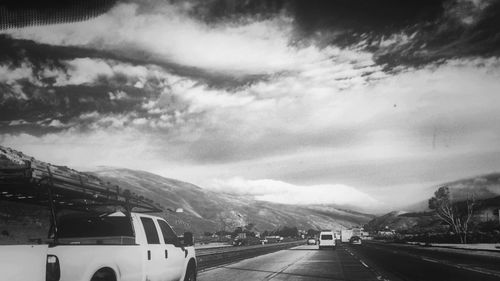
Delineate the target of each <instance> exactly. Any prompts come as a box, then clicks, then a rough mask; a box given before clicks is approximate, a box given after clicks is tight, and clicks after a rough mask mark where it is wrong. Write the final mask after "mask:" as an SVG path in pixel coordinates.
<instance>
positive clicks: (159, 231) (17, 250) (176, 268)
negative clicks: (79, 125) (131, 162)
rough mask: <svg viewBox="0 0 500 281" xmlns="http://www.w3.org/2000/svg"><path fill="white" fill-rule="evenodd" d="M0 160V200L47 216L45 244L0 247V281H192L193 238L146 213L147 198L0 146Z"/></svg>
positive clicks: (149, 204) (149, 205)
mask: <svg viewBox="0 0 500 281" xmlns="http://www.w3.org/2000/svg"><path fill="white" fill-rule="evenodd" d="M0 160H1V161H0V163H1V165H0V201H10V202H11V203H12V204H20V203H24V204H31V205H38V206H43V207H44V208H47V207H48V209H49V210H50V212H49V213H50V229H48V237H49V239H42V238H37V239H36V241H37V242H36V243H37V244H36V245H6V246H0V275H1V277H0V278H1V280H8V281H146V280H147V281H174V280H175V281H182V280H184V281H186V280H191V281H192V280H196V275H197V261H196V256H195V250H194V246H193V244H194V243H193V235H192V233H190V232H185V233H184V235H183V236H182V237H178V236H177V234H176V233H175V232H174V230H173V229H172V228H171V227H170V225H169V224H168V223H167V221H166V220H164V219H163V218H161V217H159V216H154V215H149V214H146V213H161V212H162V209H161V208H160V207H158V206H157V205H155V204H153V203H152V200H146V199H145V198H143V197H139V196H136V195H134V194H133V193H132V192H130V191H129V190H120V188H119V187H117V186H113V187H112V188H111V187H110V186H109V185H107V184H106V183H103V182H102V181H100V179H98V178H96V177H92V176H89V175H87V174H84V173H80V172H78V171H75V170H72V169H69V168H67V167H61V166H54V165H52V164H48V163H44V162H41V161H37V160H34V159H33V158H31V157H28V156H26V155H24V154H22V153H21V152H17V151H14V150H12V149H9V148H4V147H1V146H0ZM0 203H3V202H0Z"/></svg>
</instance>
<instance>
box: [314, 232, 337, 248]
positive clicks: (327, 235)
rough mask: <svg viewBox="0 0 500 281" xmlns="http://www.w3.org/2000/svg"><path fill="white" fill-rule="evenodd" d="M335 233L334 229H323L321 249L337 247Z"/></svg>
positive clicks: (320, 236)
mask: <svg viewBox="0 0 500 281" xmlns="http://www.w3.org/2000/svg"><path fill="white" fill-rule="evenodd" d="M335 238H336V237H335V233H334V232H333V231H330V230H329V231H321V233H320V234H319V240H318V242H319V249H320V250H321V249H323V248H327V247H331V248H332V249H335Z"/></svg>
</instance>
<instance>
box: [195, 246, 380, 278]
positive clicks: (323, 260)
mask: <svg viewBox="0 0 500 281" xmlns="http://www.w3.org/2000/svg"><path fill="white" fill-rule="evenodd" d="M198 277H199V278H198V280H200V281H210V280H220V281H222V280H231V281H236V280H241V281H248V280H360V281H371V280H383V279H380V277H379V278H377V277H378V276H377V275H376V274H375V273H374V272H373V271H371V270H370V268H368V267H366V265H364V264H363V263H362V261H360V260H358V259H356V258H355V257H353V256H352V255H350V254H349V253H348V252H347V251H346V250H345V249H343V248H337V249H336V250H321V251H320V250H318V246H314V245H311V246H306V245H302V246H298V247H295V248H292V249H287V250H281V251H278V252H274V253H271V254H267V255H262V256H259V257H254V258H250V259H246V260H243V261H239V262H235V263H231V264H227V265H223V266H219V267H215V268H210V269H207V270H205V271H202V272H200V273H199V276H198Z"/></svg>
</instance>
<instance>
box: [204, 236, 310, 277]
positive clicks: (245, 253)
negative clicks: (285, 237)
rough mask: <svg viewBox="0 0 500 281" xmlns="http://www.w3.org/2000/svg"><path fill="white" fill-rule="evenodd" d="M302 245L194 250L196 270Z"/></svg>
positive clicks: (297, 242)
mask: <svg viewBox="0 0 500 281" xmlns="http://www.w3.org/2000/svg"><path fill="white" fill-rule="evenodd" d="M304 243H305V241H303V240H301V241H293V242H281V243H273V244H264V245H254V246H240V247H217V248H207V249H196V257H197V261H198V269H200V270H203V269H207V268H210V267H214V266H218V265H223V264H226V263H230V262H235V261H239V260H243V259H248V258H252V257H256V256H260V255H264V254H268V253H272V252H276V251H279V250H283V249H289V248H292V247H295V246H299V245H303V244H304Z"/></svg>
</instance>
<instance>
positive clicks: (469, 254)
mask: <svg viewBox="0 0 500 281" xmlns="http://www.w3.org/2000/svg"><path fill="white" fill-rule="evenodd" d="M342 247H344V249H345V250H346V251H348V252H350V253H352V254H353V256H355V257H356V258H358V259H363V260H364V261H365V263H366V264H367V265H368V266H370V268H372V269H373V270H374V271H376V272H379V273H380V274H382V275H384V276H385V278H387V279H389V280H394V281H399V280H405V281H406V280H411V281H417V280H418V281H434V280H435V281H448V280H449V281H490V280H496V281H499V280H500V254H498V253H489V252H481V251H468V250H456V249H443V248H433V247H419V246H413V245H398V244H387V243H373V242H371V243H369V242H368V243H364V244H363V245H361V246H357V245H344V246H342Z"/></svg>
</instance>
